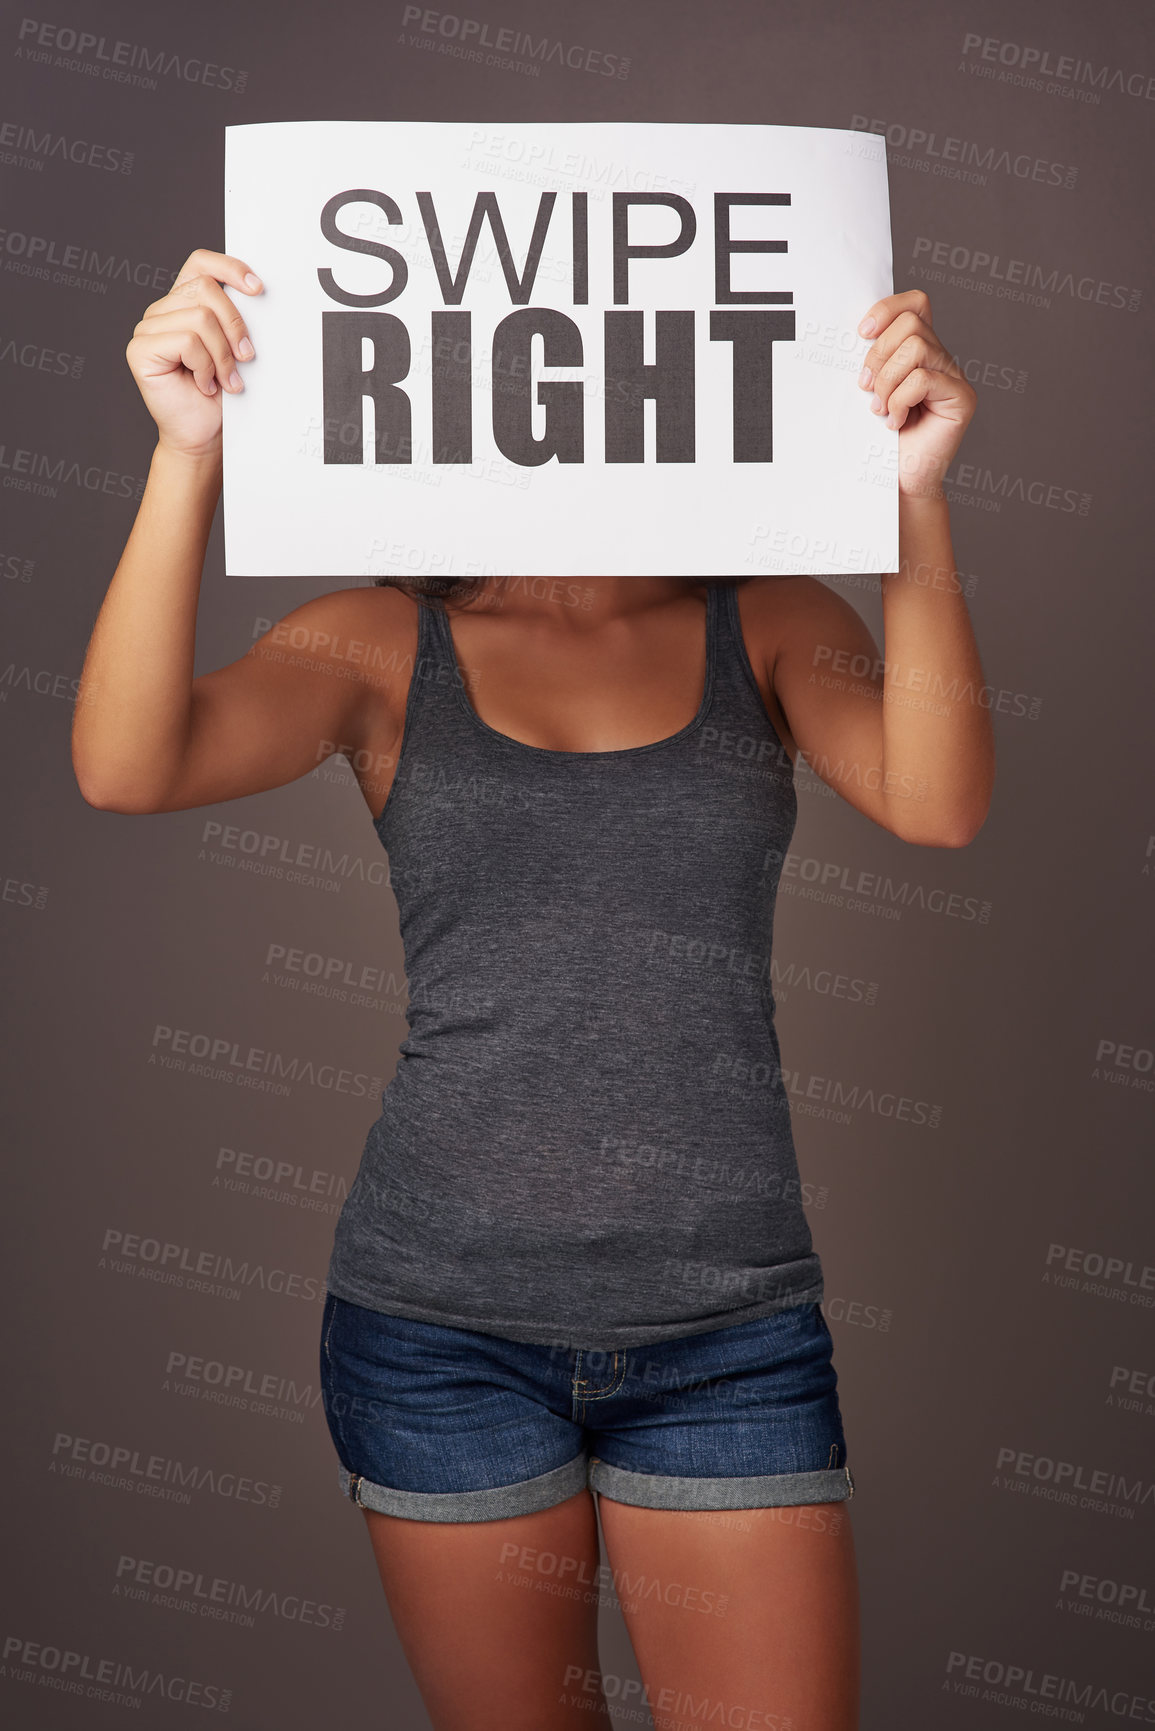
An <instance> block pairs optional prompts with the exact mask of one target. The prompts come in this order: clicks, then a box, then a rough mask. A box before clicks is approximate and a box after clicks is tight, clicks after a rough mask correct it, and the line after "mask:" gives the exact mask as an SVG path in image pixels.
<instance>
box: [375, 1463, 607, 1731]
mask: <svg viewBox="0 0 1155 1731" xmlns="http://www.w3.org/2000/svg"><path fill="white" fill-rule="evenodd" d="M363 1512H364V1515H365V1522H366V1525H367V1527H368V1529H369V1538H370V1541H371V1543H372V1546H373V1553H374V1556H375V1557H376V1560H377V1568H378V1571H379V1573H380V1576H381V1585H382V1586H383V1587H384V1589H385V1597H386V1599H387V1601H388V1604H389V1612H390V1615H391V1616H392V1618H393V1624H394V1627H395V1628H396V1630H397V1636H398V1639H399V1640H400V1642H401V1646H402V1648H403V1650H404V1653H405V1657H406V1659H407V1660H408V1663H409V1667H410V1669H411V1671H412V1672H413V1676H414V1679H415V1681H416V1683H417V1687H418V1688H419V1690H420V1691H421V1697H422V1700H423V1701H424V1702H425V1707H426V1710H427V1712H428V1714H429V1717H430V1720H431V1721H432V1723H433V1726H434V1731H597V1728H598V1727H599V1726H601V1727H605V1726H608V1725H609V1717H608V1714H607V1712H606V1707H605V1700H604V1697H603V1695H602V1688H601V1674H600V1671H599V1668H598V1644H597V1622H598V1609H597V1591H596V1583H597V1570H598V1563H599V1549H598V1528H597V1511H596V1510H595V1508H594V1502H593V1497H592V1496H591V1494H590V1492H589V1491H588V1490H583V1491H579V1492H578V1494H577V1495H576V1496H573V1497H567V1499H566V1501H565V1502H564V1503H559V1504H557V1506H556V1507H555V1508H552V1509H545V1510H543V1511H542V1513H540V1514H533V1515H517V1516H515V1517H514V1518H512V1519H510V1520H501V1521H460V1522H458V1521H410V1520H403V1519H401V1518H400V1517H398V1516H396V1515H383V1514H379V1513H377V1512H376V1511H375V1510H372V1509H365V1510H364V1511H363ZM527 1547H528V1549H529V1551H530V1552H531V1553H534V1554H535V1560H536V1557H539V1556H542V1555H546V1556H549V1557H556V1558H557V1559H558V1566H557V1568H556V1569H555V1568H549V1569H548V1571H547V1570H542V1569H541V1568H539V1567H528V1568H527V1567H526V1566H525V1560H524V1553H525V1550H526V1548H527ZM519 1559H521V1561H520V1562H519ZM563 1560H564V1566H563ZM583 1583H585V1584H584V1585H583Z"/></svg>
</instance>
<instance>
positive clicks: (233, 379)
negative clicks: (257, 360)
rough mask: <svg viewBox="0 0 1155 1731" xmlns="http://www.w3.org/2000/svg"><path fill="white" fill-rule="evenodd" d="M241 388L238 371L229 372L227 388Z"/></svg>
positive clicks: (232, 389)
mask: <svg viewBox="0 0 1155 1731" xmlns="http://www.w3.org/2000/svg"><path fill="white" fill-rule="evenodd" d="M241 389H242V383H241V375H240V373H238V372H232V373H230V374H229V390H230V391H239V390H241Z"/></svg>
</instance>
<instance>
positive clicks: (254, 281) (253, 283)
mask: <svg viewBox="0 0 1155 1731" xmlns="http://www.w3.org/2000/svg"><path fill="white" fill-rule="evenodd" d="M260 286H261V279H260V277H259V276H257V274H256V273H255V271H251V270H250V271H246V272H245V287H246V288H250V289H259V288H260Z"/></svg>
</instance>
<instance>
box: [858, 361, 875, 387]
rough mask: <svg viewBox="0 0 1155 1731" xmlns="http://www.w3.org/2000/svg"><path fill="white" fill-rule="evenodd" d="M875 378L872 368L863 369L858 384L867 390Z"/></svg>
mask: <svg viewBox="0 0 1155 1731" xmlns="http://www.w3.org/2000/svg"><path fill="white" fill-rule="evenodd" d="M873 377H874V374H873V373H872V372H871V370H870V368H869V367H863V369H862V371H861V372H860V373H859V375H858V382H859V384H860V385H861V386H862V388H863V390H865V389H866V387H867V385H868V384H869V383H870V381H871V379H872V378H873Z"/></svg>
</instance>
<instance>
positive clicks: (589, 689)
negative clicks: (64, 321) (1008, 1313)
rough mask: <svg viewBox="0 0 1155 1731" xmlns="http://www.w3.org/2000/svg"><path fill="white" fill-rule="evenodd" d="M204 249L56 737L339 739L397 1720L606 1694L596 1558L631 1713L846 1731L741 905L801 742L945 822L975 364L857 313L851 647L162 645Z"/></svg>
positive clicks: (770, 1048)
mask: <svg viewBox="0 0 1155 1731" xmlns="http://www.w3.org/2000/svg"><path fill="white" fill-rule="evenodd" d="M223 283H227V284H229V285H230V286H231V287H232V288H233V289H235V290H236V291H238V294H239V295H240V296H244V295H248V294H259V293H260V292H261V288H262V285H261V284H260V282H259V280H258V279H257V277H256V276H255V275H254V274H253V273H251V272H250V271H249V268H248V266H247V265H246V263H245V262H244V261H243V260H240V259H236V258H232V257H228V256H226V255H224V254H221V253H215V252H208V251H205V250H203V249H198V250H197V251H195V252H193V253H192V254H191V255H190V257H189V259H188V261H187V262H186V264H185V266H184V267H183V269H182V270H181V272H180V274H179V277H178V279H177V282H176V283H175V285H174V287H173V288H172V289H171V290H170V292H169V293H168V294H166V295H165V296H163V297H162V298H161V299H160V300H158V301H155V302H154V303H153V304H152V305H151V306H149V307H148V308H147V309H146V311H145V314H144V316H143V318H142V319H141V320H140V322H139V323H138V324H137V326H136V328H135V331H134V333H133V336H132V339H131V341H130V342H129V344H128V347H127V351H126V353H127V359H128V363H129V366H130V369H131V371H132V374H133V377H134V378H135V379H136V382H137V384H138V386H139V388H140V391H141V394H142V396H143V398H144V401H145V404H146V406H147V407H148V409H149V412H150V413H151V414H152V415H153V417H154V419H155V421H156V423H157V428H158V437H157V444H156V449H155V452H154V455H153V458H152V462H151V465H150V470H149V477H148V484H147V487H146V490H145V493H144V496H143V498H142V501H141V505H140V509H139V512H138V514H137V518H136V522H135V524H134V526H133V529H132V532H131V535H130V536H129V539H128V543H127V546H126V548H125V551H124V555H123V557H122V559H121V561H120V564H119V565H118V567H117V570H116V573H115V575H114V577H113V579H112V583H111V584H110V586H109V590H108V594H107V596H106V598H105V600H104V602H103V605H102V607H101V610H100V614H99V617H98V619H97V622H96V626H95V629H94V631H93V635H92V640H91V643H90V645H89V648H88V654H87V658H86V661H85V666H84V672H83V682H82V690H81V699H82V701H80V702H78V704H77V707H76V722H75V731H74V743H73V762H74V767H75V772H76V776H77V779H78V783H79V786H80V789H81V791H82V793H83V795H84V798H85V799H86V800H87V801H88V803H89V804H91V805H93V806H97V807H99V808H101V809H103V810H107V811H119V812H163V811H175V810H180V809H183V808H186V807H191V806H197V805H204V804H209V803H214V802H217V801H220V800H229V799H238V798H240V797H241V796H242V795H244V794H248V793H255V792H259V791H261V790H262V789H266V788H272V787H278V786H281V785H282V784H284V783H285V782H289V781H292V780H294V779H295V778H297V777H299V776H302V775H304V774H306V773H308V772H309V771H310V770H311V769H313V768H314V767H315V765H316V764H317V763H318V762H319V761H321V760H322V759H323V758H324V757H325V756H326V755H327V754H329V753H330V752H332V751H333V750H338V751H340V752H341V753H343V754H344V755H345V756H346V757H347V758H348V760H349V762H350V764H351V765H352V766H353V769H354V773H355V774H356V776H357V780H358V783H359V785H360V787H361V790H362V793H363V796H364V798H365V801H366V804H367V806H368V809H369V812H370V814H371V816H372V819H373V822H374V825H375V827H376V829H377V832H378V836H379V838H380V839H381V841H382V842H383V843H384V844H385V846H386V847H387V849H388V852H389V860H390V869H391V877H392V882H393V886H394V889H395V891H396V893H397V897H398V902H399V906H400V910H401V920H402V933H403V937H404V940H405V953H406V971H407V974H408V978H409V987H410V1003H409V1008H408V1019H409V1028H410V1031H409V1035H408V1037H407V1039H406V1040H405V1042H404V1044H403V1046H402V1049H401V1053H400V1057H399V1061H398V1066H397V1074H396V1076H395V1077H394V1079H393V1081H392V1082H391V1083H390V1085H389V1087H388V1088H387V1089H386V1090H385V1092H384V1094H383V1095H382V1107H383V1110H382V1114H381V1117H380V1118H379V1120H378V1121H377V1123H376V1124H374V1125H373V1126H372V1128H371V1129H370V1131H369V1134H368V1137H367V1140H366V1144H365V1148H364V1152H363V1156H362V1160H361V1165H360V1169H359V1171H358V1175H357V1179H356V1182H355V1183H354V1185H353V1188H352V1190H351V1191H350V1194H349V1196H348V1198H347V1200H346V1203H345V1206H344V1208H343V1210H342V1214H341V1218H340V1220H339V1222H338V1227H337V1233H336V1238H335V1243H334V1250H333V1259H332V1262H331V1265H330V1270H329V1287H328V1294H327V1298H326V1303H325V1310H324V1321H323V1328H322V1342H321V1365H322V1377H323V1386H324V1390H325V1396H326V1412H327V1416H328V1421H329V1425H330V1430H331V1434H332V1437H333V1441H334V1444H335V1447H336V1451H337V1454H338V1457H339V1464H338V1472H339V1478H340V1484H341V1488H342V1489H343V1490H344V1491H345V1493H346V1494H347V1495H348V1496H349V1497H351V1498H352V1500H353V1501H354V1502H355V1503H356V1504H357V1505H358V1506H359V1507H360V1508H361V1509H362V1511H363V1514H364V1519H365V1522H366V1525H367V1528H368V1531H369V1536H370V1539H371V1541H372V1545H373V1549H374V1554H375V1558H376V1562H377V1565H378V1567H379V1571H380V1575H381V1579H382V1583H383V1586H384V1589H385V1592H386V1595H387V1598H388V1603H389V1606H390V1610H391V1613H392V1617H393V1621H394V1624H395V1627H396V1629H397V1632H398V1635H399V1637H400V1640H401V1642H402V1644H403V1647H404V1650H405V1653H406V1655H407V1658H408V1660H409V1663H410V1665H411V1667H412V1669H413V1672H414V1675H415V1677H416V1680H417V1683H418V1685H419V1687H420V1689H421V1692H422V1695H423V1698H424V1700H425V1702H426V1704H427V1707H428V1710H429V1714H430V1717H431V1719H432V1721H433V1723H434V1725H435V1726H436V1727H437V1728H438V1731H464V1728H466V1727H468V1728H469V1731H489V1728H490V1727H493V1728H494V1731H496V1728H497V1727H500V1728H501V1731H568V1728H571V1727H578V1726H581V1727H587V1726H589V1725H590V1724H593V1723H607V1722H608V1713H607V1707H606V1699H605V1697H606V1693H607V1690H608V1692H609V1693H610V1694H612V1695H614V1696H616V1697H618V1699H619V1701H620V1702H621V1703H623V1704H625V1703H628V1701H629V1699H630V1695H629V1690H628V1688H627V1687H626V1686H625V1685H623V1684H622V1683H621V1680H620V1679H616V1678H614V1679H612V1680H610V1679H603V1678H602V1676H601V1674H600V1672H599V1668H598V1649H597V1639H596V1633H597V1615H598V1606H599V1603H604V1602H612V1591H613V1590H616V1593H617V1595H618V1598H619V1600H620V1603H621V1606H622V1610H623V1612H624V1615H625V1618H626V1622H627V1627H628V1629H629V1633H630V1637H631V1640H632V1642H633V1645H634V1649H635V1653H636V1657H637V1661H638V1665H639V1667H640V1671H641V1675H642V1678H643V1679H644V1685H645V1693H644V1697H643V1698H642V1699H644V1702H645V1705H646V1706H647V1707H648V1708H649V1710H650V1712H651V1713H652V1715H653V1721H654V1724H655V1726H657V1727H658V1731H672V1728H673V1727H674V1726H679V1727H681V1726H699V1725H702V1726H705V1725H710V1726H714V1725H718V1724H722V1725H728V1726H734V1725H741V1726H750V1727H753V1726H763V1727H774V1726H781V1727H785V1726H787V1725H789V1726H790V1727H791V1728H792V1731H849V1728H850V1727H852V1726H854V1725H856V1724H857V1703H858V1654H859V1645H858V1643H859V1634H858V1601H857V1577H856V1570H855V1559H854V1549H853V1539H852V1534H851V1528H850V1523H849V1520H848V1518H847V1517H848V1510H847V1508H846V1506H845V1505H846V1502H847V1499H848V1498H849V1497H850V1496H851V1495H852V1494H853V1490H854V1481H853V1477H852V1475H851V1472H850V1469H849V1466H848V1462H847V1450H846V1442H845V1437H844V1435H843V1430H842V1423H841V1417H840V1413H839V1406H838V1398H837V1392H836V1377H835V1373H834V1368H833V1365H832V1362H831V1347H832V1343H831V1338H830V1332H829V1329H828V1328H827V1325H826V1322H825V1319H824V1317H823V1315H822V1312H821V1309H820V1308H819V1303H818V1300H819V1299H820V1298H821V1296H822V1279H821V1267H820V1263H819V1260H818V1257H817V1255H816V1254H815V1253H814V1251H813V1249H812V1246H811V1240H810V1234H809V1231H808V1228H807V1223H806V1220H805V1217H804V1215H803V1212H802V1207H801V1200H800V1190H799V1185H798V1176H797V1167H796V1163H795V1160H794V1150H793V1145H792V1142H791V1140H790V1126H789V1112H788V1106H787V1098H786V1093H785V1090H784V1087H783V1083H782V1078H781V1074H780V1070H779V1053H778V1044H777V1036H776V1034H775V1031H774V1024H773V1011H774V999H773V990H772V986H771V975H770V940H771V933H772V921H773V904H774V894H775V891H776V888H777V883H778V874H779V871H780V868H781V864H782V859H783V857H784V854H785V851H786V849H787V847H788V844H789V841H790V836H791V834H792V830H793V826H794V819H795V815H796V804H795V795H794V785H793V773H794V772H793V766H794V763H795V761H796V760H797V758H798V755H799V754H800V753H801V754H803V755H804V756H805V758H806V760H807V761H808V763H809V764H810V765H811V767H812V768H813V770H814V772H815V773H816V774H818V775H819V776H821V777H822V778H823V779H824V780H825V781H827V782H828V783H829V784H830V785H831V786H832V787H833V788H834V789H835V791H836V792H838V793H839V794H841V795H842V796H843V797H844V798H845V799H846V800H847V801H848V802H849V803H850V804H851V805H853V806H854V807H856V809H857V810H858V811H860V812H862V813H863V814H864V816H866V817H867V818H869V819H871V820H872V821H873V822H875V823H877V824H880V825H881V826H882V827H883V828H885V829H887V830H890V831H891V832H892V833H893V834H894V835H896V836H899V837H900V838H902V839H903V840H906V841H909V842H913V843H915V844H918V845H921V846H930V847H959V846H964V845H965V844H966V843H967V842H969V841H970V840H971V839H972V837H973V836H974V835H975V833H976V832H977V830H978V829H979V827H980V825H981V824H982V822H983V820H984V818H985V815H986V811H987V807H988V803H989V799H990V793H991V786H992V780H993V749H992V739H991V726H990V717H989V714H988V711H987V709H986V708H985V707H984V706H983V705H982V703H981V702H980V701H979V693H980V691H981V689H982V686H983V677H982V670H981V666H980V663H979V657H978V653H977V650H976V647H975V642H974V638H973V635H972V632H971V627H970V622H969V619H968V616H967V610H966V606H965V603H964V600H963V598H962V593H961V587H960V585H959V583H958V580H957V577H956V576H955V570H954V556H953V551H952V547H951V540H950V531H949V523H948V512H947V507H946V504H945V502H944V498H943V493H942V480H943V476H944V475H945V473H946V470H947V467H948V465H949V463H950V461H951V459H952V457H953V455H954V453H955V451H956V449H957V447H958V444H959V441H960V439H961V437H962V434H963V432H964V430H965V428H966V425H967V423H968V422H969V420H970V418H971V415H972V414H973V412H974V406H975V397H974V392H973V390H972V389H971V388H970V386H969V385H968V384H967V383H966V381H965V380H964V379H963V378H962V377H961V376H960V374H959V371H958V369H957V367H956V366H955V365H954V363H953V362H952V361H951V359H950V357H949V356H948V354H947V352H946V350H945V349H944V348H943V345H942V343H941V342H940V340H939V338H938V337H937V335H936V334H935V332H934V330H933V329H932V326H931V322H930V307H929V304H928V301H927V297H926V295H925V294H923V293H922V292H921V291H920V290H911V291H907V292H904V293H899V294H893V295H888V296H886V297H884V298H883V299H882V300H880V301H878V302H876V303H875V305H874V306H872V307H871V308H869V309H868V311H867V313H866V314H865V315H864V320H863V323H862V325H861V326H860V331H861V333H862V334H863V335H864V336H868V337H870V338H871V339H872V340H871V341H870V344H869V347H868V348H867V350H866V354H865V361H864V368H863V372H862V375H861V377H860V379H859V384H860V386H861V387H862V390H863V392H864V393H869V394H868V395H867V396H866V399H865V400H866V405H867V407H866V408H865V409H864V413H865V412H873V413H874V414H877V415H878V416H880V417H884V418H885V421H886V424H887V425H889V426H892V427H897V428H898V429H899V441H898V443H899V453H900V477H899V489H900V527H901V558H900V565H901V569H900V571H899V572H898V573H895V574H892V575H887V576H885V577H884V578H883V579H882V590H883V606H884V617H885V642H886V662H885V666H884V665H883V663H882V661H881V659H880V657H879V654H878V650H877V647H876V645H875V643H874V641H873V639H872V637H871V635H870V633H869V632H868V630H867V629H866V627H865V625H864V624H863V622H862V620H861V619H860V617H859V615H858V614H857V613H856V612H855V610H854V609H853V608H852V607H850V606H849V605H848V604H847V603H846V602H845V601H844V600H843V599H842V598H841V597H840V596H839V595H838V594H837V593H836V592H835V591H834V590H833V589H831V588H829V587H827V586H826V585H824V584H822V583H820V582H818V581H816V580H814V579H812V578H807V577H791V578H784V579H770V578H764V577H755V578H747V579H733V580H715V581H710V582H695V581H691V580H687V579H678V578H664V577H632V578H623V577H598V578H585V579H582V578H575V579H574V580H572V581H562V580H553V579H548V580H541V581H540V582H533V583H524V582H515V581H513V580H510V581H508V582H502V581H499V580H495V579H488V580H462V581H460V582H459V583H457V584H447V585H443V586H442V588H443V590H444V591H445V593H443V594H442V596H441V597H440V598H438V597H437V596H435V595H433V594H432V590H434V589H435V588H437V585H426V586H425V587H426V589H428V590H429V591H430V593H429V594H428V595H418V594H417V593H416V590H417V589H418V587H419V586H418V585H416V584H406V583H405V582H404V581H402V580H386V582H385V584H384V585H381V586H375V587H371V588H352V589H344V590H340V591H337V592H336V593H332V594H327V595H322V596H318V597H317V598H315V599H314V600H312V601H309V602H306V603H305V604H304V605H303V606H300V607H297V608H295V609H294V610H293V611H292V612H290V613H289V614H287V615H286V617H285V619H284V620H283V621H281V622H280V624H279V625H278V626H275V627H274V628H273V629H272V630H271V631H270V632H268V633H266V634H265V636H264V637H263V638H262V639H261V640H260V641H259V642H257V643H256V644H255V645H254V646H253V648H252V649H251V650H250V651H249V653H248V654H246V655H245V656H243V657H242V658H241V659H240V660H238V661H236V662H234V663H232V664H231V665H229V666H227V667H222V668H219V669H217V670H216V671H214V672H211V673H208V674H205V675H202V676H201V677H199V678H193V674H192V669H193V646H194V632H195V618H196V605H197V592H198V587H199V583H200V577H201V569H202V564H203V559H204V552H205V544H206V540H207V537H208V533H209V528H210V524H211V521H212V517H213V513H214V509H215V505H216V501H217V497H218V492H219V488H220V463H221V407H220V401H221V392H223V391H239V390H241V389H243V384H242V381H241V379H240V375H239V371H238V366H239V364H240V363H243V362H244V361H246V360H248V359H251V358H252V355H253V349H252V344H251V342H250V341H249V339H248V336H247V329H246V323H245V319H244V316H243V313H242V311H241V310H240V309H239V307H238V306H237V305H236V304H235V303H234V302H233V301H232V300H231V299H230V297H229V296H228V295H226V294H225V292H224V289H223V288H222V286H221V285H222V284H223ZM439 599H440V603H441V604H438V600H439ZM447 599H448V600H451V601H452V602H453V605H452V607H451V608H450V607H447V606H446V605H445V604H444V603H445V601H446V600H447ZM383 669H401V670H403V674H404V676H403V677H386V676H384V675H383V673H382V670H383ZM864 669H865V671H863V670H864ZM923 693H932V694H934V697H933V702H932V703H927V702H926V700H925V698H924V697H923V696H921V695H920V694H923ZM960 694H961V695H960ZM695 706H697V707H695ZM592 1490H596V1491H597V1492H598V1493H599V1499H600V1500H599V1505H598V1509H597V1510H596V1509H595V1504H594V1501H593V1497H592V1494H591V1491H592ZM598 1510H600V1515H601V1521H602V1529H603V1532H604V1537H605V1543H606V1550H607V1557H608V1561H607V1564H606V1565H601V1564H600V1551H599V1541H598V1530H597V1513H598ZM638 1705H639V1707H640V1706H641V1701H639V1703H638Z"/></svg>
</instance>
